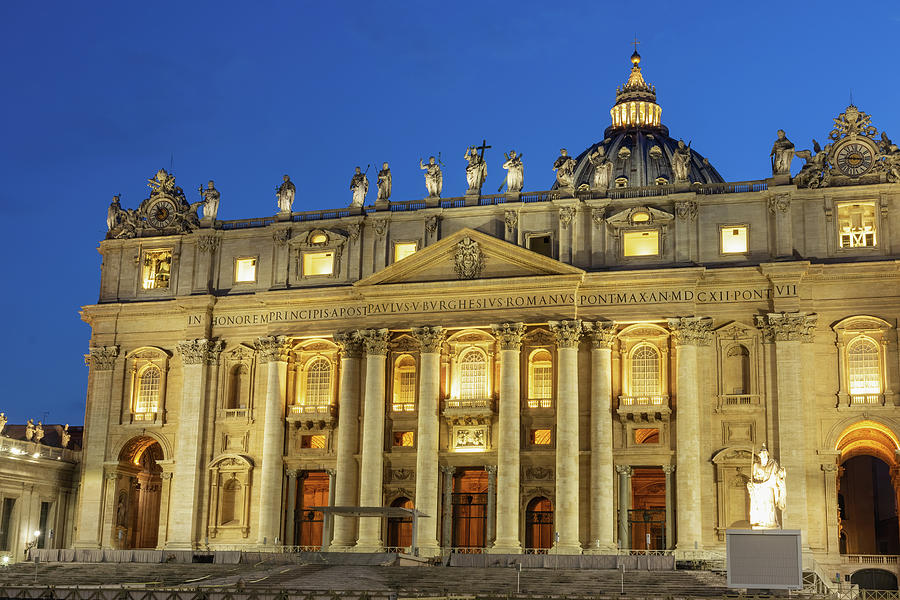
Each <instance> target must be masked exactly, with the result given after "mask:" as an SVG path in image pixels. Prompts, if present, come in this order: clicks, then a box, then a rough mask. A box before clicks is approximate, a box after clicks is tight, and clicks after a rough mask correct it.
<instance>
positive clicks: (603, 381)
mask: <svg viewBox="0 0 900 600" xmlns="http://www.w3.org/2000/svg"><path fill="white" fill-rule="evenodd" d="M584 328H585V331H586V332H587V334H588V336H589V337H590V339H591V548H592V549H593V550H595V551H600V552H611V551H613V550H615V549H616V542H615V531H616V512H615V503H614V502H613V451H612V346H613V343H614V342H615V340H616V324H615V322H613V321H598V322H596V323H585V324H584Z"/></svg>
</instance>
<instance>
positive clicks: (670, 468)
mask: <svg viewBox="0 0 900 600" xmlns="http://www.w3.org/2000/svg"><path fill="white" fill-rule="evenodd" d="M662 470H663V473H665V474H666V475H671V474H672V473H674V472H675V465H663V466H662Z"/></svg>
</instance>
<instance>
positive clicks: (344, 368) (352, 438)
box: [331, 331, 362, 551]
mask: <svg viewBox="0 0 900 600" xmlns="http://www.w3.org/2000/svg"><path fill="white" fill-rule="evenodd" d="M334 341H335V342H336V343H337V344H338V346H340V348H341V389H340V397H339V399H338V429H337V456H336V465H335V467H336V468H335V471H336V472H335V477H334V502H335V506H356V505H357V503H358V501H359V490H358V489H357V483H358V482H359V465H358V464H357V463H356V453H357V451H358V449H359V359H360V358H361V357H362V338H360V336H359V332H358V331H346V332H342V333H338V334H336V335H335V336H334ZM355 543H356V519H355V518H352V517H342V516H339V515H335V516H334V537H333V539H332V542H331V549H332V550H336V551H343V550H347V549H349V548H351V547H352V546H353V544H355Z"/></svg>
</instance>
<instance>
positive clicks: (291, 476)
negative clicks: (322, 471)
mask: <svg viewBox="0 0 900 600" xmlns="http://www.w3.org/2000/svg"><path fill="white" fill-rule="evenodd" d="M299 472H300V470H299V469H288V470H287V471H285V473H286V474H287V476H288V479H296V478H297V474H298V473H299Z"/></svg>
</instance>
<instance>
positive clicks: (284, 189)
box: [275, 175, 297, 213]
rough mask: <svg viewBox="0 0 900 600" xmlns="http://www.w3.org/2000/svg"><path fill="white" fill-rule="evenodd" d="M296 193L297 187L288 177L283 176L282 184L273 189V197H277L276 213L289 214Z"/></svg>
mask: <svg viewBox="0 0 900 600" xmlns="http://www.w3.org/2000/svg"><path fill="white" fill-rule="evenodd" d="M296 193H297V187H296V186H295V185H294V184H293V182H292V181H291V178H290V177H289V176H288V175H285V176H284V182H283V183H282V184H281V185H279V186H278V187H277V188H275V195H276V196H277V197H278V212H281V213H289V212H291V208H292V207H293V206H294V195H295V194H296Z"/></svg>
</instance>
